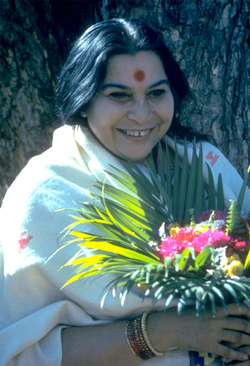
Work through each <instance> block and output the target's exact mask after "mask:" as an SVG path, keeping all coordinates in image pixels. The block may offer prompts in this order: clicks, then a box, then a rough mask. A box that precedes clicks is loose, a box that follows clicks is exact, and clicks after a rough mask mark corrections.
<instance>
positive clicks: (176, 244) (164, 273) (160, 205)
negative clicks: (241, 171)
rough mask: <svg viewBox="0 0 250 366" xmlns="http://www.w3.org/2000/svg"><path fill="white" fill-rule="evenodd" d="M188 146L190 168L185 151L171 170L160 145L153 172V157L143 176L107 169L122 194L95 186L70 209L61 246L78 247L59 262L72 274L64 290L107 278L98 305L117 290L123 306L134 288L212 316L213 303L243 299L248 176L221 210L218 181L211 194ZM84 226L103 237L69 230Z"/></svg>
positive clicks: (249, 258)
mask: <svg viewBox="0 0 250 366" xmlns="http://www.w3.org/2000/svg"><path fill="white" fill-rule="evenodd" d="M193 144H194V146H193V159H192V163H191V165H190V166H189V165H188V162H187V154H186V153H184V157H183V159H182V161H181V164H180V162H179V160H178V158H176V159H175V163H174V167H173V171H171V169H170V167H171V159H170V154H169V151H168V149H167V147H166V150H165V151H166V152H165V154H166V155H165V156H164V157H163V155H162V154H163V150H162V147H161V145H159V151H158V155H159V156H160V166H159V167H158V169H156V167H155V164H154V162H153V159H152V158H151V160H150V159H149V160H148V168H149V172H150V177H147V176H145V174H144V173H143V172H142V171H141V169H140V168H139V167H138V166H137V165H136V164H133V163H132V162H129V164H128V165H127V164H125V167H126V169H127V171H128V173H125V172H124V171H121V170H119V169H116V168H114V167H113V169H114V170H115V171H116V173H110V172H107V173H108V174H110V175H111V176H112V177H113V178H114V179H116V180H117V182H119V184H120V186H122V187H123V188H117V187H114V186H113V185H110V184H107V183H106V182H96V184H95V187H96V188H98V189H99V190H100V192H101V193H100V194H93V193H91V192H90V197H92V199H93V200H92V202H91V203H84V204H83V207H79V208H77V209H75V211H76V212H77V213H78V214H79V216H76V215H74V216H72V217H73V218H74V220H75V221H74V222H73V223H72V224H71V225H70V226H69V227H67V228H66V229H65V230H66V234H70V235H72V236H73V239H72V240H71V241H69V242H68V244H72V243H78V246H79V248H80V249H79V251H78V253H77V254H76V255H75V256H74V257H73V258H71V259H70V260H69V261H68V262H67V263H66V264H65V266H73V267H77V269H76V274H75V275H74V276H73V277H72V278H70V279H69V281H68V282H67V283H66V284H65V285H64V286H66V285H69V284H70V283H72V282H74V281H76V280H79V279H81V278H82V277H85V276H93V275H100V274H107V273H108V274H110V273H113V274H114V279H113V281H112V282H111V283H110V284H109V286H108V288H107V289H106V292H105V293H104V296H103V299H102V303H101V306H103V304H104V301H105V297H106V296H107V294H108V293H109V292H111V291H112V292H113V294H115V293H116V289H117V288H118V287H119V288H120V289H121V292H120V300H121V304H124V301H125V300H126V296H127V294H128V293H129V291H131V290H132V289H133V288H134V286H138V287H140V288H141V289H142V290H143V294H144V296H149V295H150V296H152V301H153V303H155V302H156V301H158V300H160V299H162V298H164V299H166V301H165V305H166V307H167V306H168V305H169V304H170V302H171V301H172V299H173V298H178V306H177V309H178V311H179V312H180V311H181V310H182V309H183V307H184V306H185V305H186V303H187V301H188V300H190V299H191V300H193V301H194V302H195V306H196V309H197V312H198V313H201V312H202V311H203V310H204V309H205V307H206V306H207V304H208V303H209V304H210V305H211V308H212V311H213V313H214V314H215V313H216V305H217V304H218V302H219V303H221V304H222V306H224V308H225V310H226V304H227V303H228V302H229V301H230V302H231V301H236V302H237V303H238V304H239V302H240V301H241V300H242V299H244V298H247V299H250V279H249V278H248V277H250V254H249V231H250V230H249V219H247V218H242V217H241V216H240V211H241V206H242V202H243V198H244V191H245V189H246V185H247V181H248V176H249V171H248V173H247V175H246V177H245V179H244V182H243V185H242V188H241V191H240V194H239V197H238V200H237V202H236V201H232V202H231V206H230V208H229V210H228V211H225V207H224V198H223V183H222V177H221V176H219V179H218V182H217V184H216V186H217V190H216V189H215V184H214V180H213V176H212V173H211V170H210V168H209V167H208V175H209V183H208V185H207V186H205V185H204V182H203V175H202V169H203V167H202V149H200V152H199V156H197V154H196V145H195V142H193ZM185 148H186V145H185ZM176 156H177V154H176ZM163 161H165V162H166V164H165V166H167V171H165V170H164V166H163ZM180 165H181V166H182V169H180ZM173 176H174V179H172V178H173ZM194 182H196V190H195V192H194V190H193V186H194ZM192 190H193V191H192ZM152 192H153V193H152ZM179 192H182V194H179ZM207 196H208V202H207V207H208V209H209V210H208V211H205V210H204V208H205V197H207ZM94 202H98V203H97V204H96V203H94ZM211 208H212V209H211ZM195 218H197V219H195ZM176 222H178V224H175V223H176ZM86 223H89V224H91V225H92V226H93V228H96V229H98V231H100V230H101V231H102V233H103V234H102V235H100V234H98V235H97V234H96V233H95V232H93V233H86V232H85V231H84V230H83V231H80V230H76V229H75V227H76V226H78V225H82V224H83V225H84V224H86ZM162 223H164V224H162ZM159 227H160V230H159ZM83 228H84V226H83ZM82 248H87V249H89V250H90V253H91V255H89V256H86V255H85V253H84V251H83V250H82Z"/></svg>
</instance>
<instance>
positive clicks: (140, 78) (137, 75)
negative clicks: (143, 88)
mask: <svg viewBox="0 0 250 366" xmlns="http://www.w3.org/2000/svg"><path fill="white" fill-rule="evenodd" d="M134 79H135V81H138V82H142V81H143V80H144V79H145V72H144V71H143V70H136V71H135V72H134Z"/></svg>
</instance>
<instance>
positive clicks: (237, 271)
mask: <svg viewBox="0 0 250 366" xmlns="http://www.w3.org/2000/svg"><path fill="white" fill-rule="evenodd" d="M243 269H244V266H243V264H242V263H241V262H240V261H237V260H233V261H232V262H231V263H230V264H229V266H228V267H227V272H228V275H229V276H238V277H240V276H242V274H243Z"/></svg>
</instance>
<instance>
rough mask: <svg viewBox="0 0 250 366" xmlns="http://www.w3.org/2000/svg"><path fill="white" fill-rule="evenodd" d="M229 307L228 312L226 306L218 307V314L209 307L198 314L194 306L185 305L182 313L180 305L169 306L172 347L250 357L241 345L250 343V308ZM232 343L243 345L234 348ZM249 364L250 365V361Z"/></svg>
mask: <svg viewBox="0 0 250 366" xmlns="http://www.w3.org/2000/svg"><path fill="white" fill-rule="evenodd" d="M227 310H228V315H226V313H225V310H224V308H217V313H216V317H215V318H213V316H212V314H211V311H209V310H207V311H205V312H204V314H203V316H202V317H197V316H196V314H195V310H194V309H193V308H186V309H184V310H183V313H182V314H181V315H180V316H178V315H177V314H176V309H169V310H167V311H166V313H165V314H166V315H165V316H166V322H164V323H165V327H167V329H168V330H170V329H171V337H170V336H168V340H167V345H168V347H169V348H171V347H178V348H183V349H186V350H193V351H198V352H209V353H214V354H217V355H219V356H222V357H224V359H227V360H238V361H246V360H247V359H248V354H247V353H246V352H245V350H246V349H243V348H241V346H250V323H249V321H248V319H249V318H250V308H249V307H247V306H246V305H244V304H242V305H241V308H238V305H237V304H230V305H228V306H227ZM163 316H164V315H163ZM165 332H166V330H165ZM223 343H224V344H223ZM231 343H232V344H237V345H238V346H239V348H238V349H233V347H231V346H229V344H231ZM165 349H166V348H165ZM241 365H242V366H243V363H242V364H241ZM246 365H247V366H250V361H248V363H246Z"/></svg>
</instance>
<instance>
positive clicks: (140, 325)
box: [126, 312, 163, 360]
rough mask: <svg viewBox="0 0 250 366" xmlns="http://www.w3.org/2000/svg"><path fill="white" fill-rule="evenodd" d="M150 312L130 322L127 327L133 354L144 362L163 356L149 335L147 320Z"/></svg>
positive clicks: (128, 340) (128, 339)
mask: <svg viewBox="0 0 250 366" xmlns="http://www.w3.org/2000/svg"><path fill="white" fill-rule="evenodd" d="M148 315H149V312H145V313H143V314H142V315H141V316H138V317H137V318H135V319H132V320H130V321H129V322H128V324H127V327H126V337H127V342H128V344H129V346H130V348H131V350H132V352H133V353H134V354H135V355H136V356H137V357H139V358H140V359H142V360H148V359H150V358H152V357H154V356H163V352H158V351H157V350H156V349H155V348H154V347H153V346H152V344H151V342H150V340H149V338H148V334H147V326H146V320H147V316H148Z"/></svg>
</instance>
